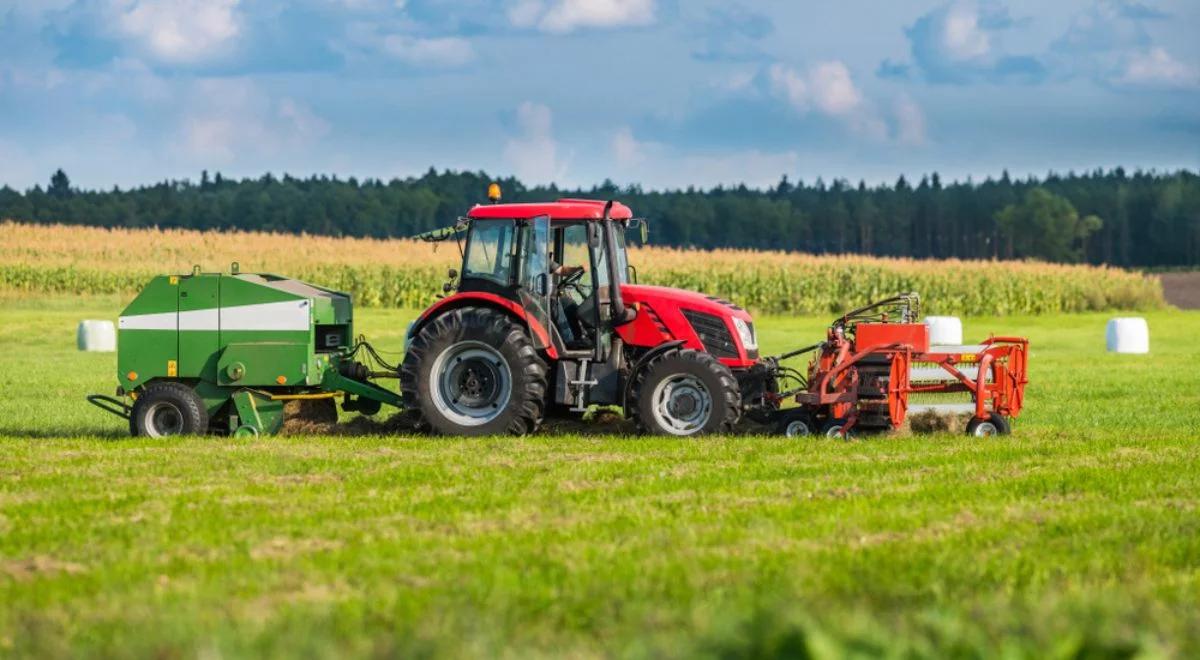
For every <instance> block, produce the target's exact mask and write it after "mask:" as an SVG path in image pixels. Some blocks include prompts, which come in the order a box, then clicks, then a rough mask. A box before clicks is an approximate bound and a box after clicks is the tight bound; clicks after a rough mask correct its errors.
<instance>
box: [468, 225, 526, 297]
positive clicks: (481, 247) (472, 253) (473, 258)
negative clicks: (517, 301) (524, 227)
mask: <svg viewBox="0 0 1200 660" xmlns="http://www.w3.org/2000/svg"><path fill="white" fill-rule="evenodd" d="M516 236H517V233H516V226H515V223H514V222H513V221H512V220H485V221H478V220H477V221H475V222H473V223H471V233H470V235H469V236H468V237H467V250H466V258H464V259H463V278H464V279H466V278H469V277H478V278H481V279H485V280H491V281H493V282H495V283H496V284H500V285H502V286H507V285H509V284H511V283H512V278H513V263H514V256H515V255H516V244H517V241H516Z"/></svg>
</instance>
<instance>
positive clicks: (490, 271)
mask: <svg viewBox="0 0 1200 660" xmlns="http://www.w3.org/2000/svg"><path fill="white" fill-rule="evenodd" d="M490 193H491V194H489V196H490V197H493V199H495V198H498V194H497V193H496V191H494V190H493V191H490ZM639 226H641V227H644V224H641V221H640V220H639V219H635V218H634V217H633V214H632V213H631V212H630V210H629V208H628V207H627V206H625V205H623V204H621V203H619V202H612V201H609V202H603V201H596V200H587V199H561V200H558V201H557V202H552V203H540V204H496V203H494V204H490V205H478V206H475V207H474V208H473V209H471V211H470V212H469V213H468V214H467V216H466V217H465V218H462V219H461V220H460V221H459V223H458V224H457V225H456V226H455V227H454V228H452V229H450V230H448V231H447V232H446V233H445V234H443V235H441V236H440V238H449V237H451V236H453V237H454V238H456V239H457V240H460V249H461V251H462V257H463V259H462V268H461V271H454V270H451V272H450V282H448V283H447V284H446V286H445V290H446V293H448V294H449V293H451V292H452V291H453V293H452V294H451V295H448V296H446V297H444V298H442V299H441V300H439V301H437V302H436V303H434V304H433V305H432V306H430V307H429V308H428V309H426V310H425V311H424V312H423V313H422V314H421V315H420V317H418V319H417V320H416V321H415V322H414V323H413V325H412V326H411V327H410V328H409V333H408V338H407V342H406V343H407V350H406V354H405V358H404V362H403V364H402V366H401V368H400V382H401V389H402V392H403V397H404V405H405V407H406V408H408V409H410V410H414V411H416V414H417V416H418V419H419V420H420V421H421V422H423V424H424V425H427V426H428V427H432V429H433V430H434V431H436V432H439V433H443V434H450V435H489V434H504V433H511V434H523V433H532V432H534V431H536V430H537V429H538V428H539V426H541V424H542V420H543V419H544V418H545V417H546V416H547V415H556V414H570V413H575V414H578V413H581V412H583V411H585V410H587V409H588V407H589V406H594V405H601V406H619V407H621V408H622V409H623V410H624V411H625V413H626V415H627V416H632V417H633V418H634V419H635V420H636V421H637V424H638V426H639V428H640V429H642V430H643V431H645V432H649V433H657V434H671V435H678V436H692V435H699V434H703V433H713V432H727V431H729V430H731V429H732V428H733V426H734V424H736V423H737V422H738V420H739V418H740V416H741V414H742V411H743V410H747V409H759V408H763V407H769V406H770V405H771V403H770V402H769V401H768V398H767V389H769V387H768V383H769V382H771V379H770V378H768V377H766V376H765V373H766V370H767V366H766V365H764V364H763V363H762V362H761V361H760V360H759V356H758V345H757V341H756V338H755V334H754V324H753V321H752V319H751V317H750V314H749V313H747V312H746V310H744V309H742V308H741V307H738V306H737V305H734V304H733V303H731V302H728V301H725V300H721V299H720V298H716V297H714V296H706V295H703V294H700V293H693V292H691V291H682V290H679V289H671V288H666V287H658V286H645V285H639V284H636V275H637V273H636V270H635V269H634V268H633V267H632V266H630V265H629V263H628V261H627V259H626V252H625V235H626V231H627V230H629V229H634V228H638V227H639ZM464 232H465V239H462V238H460V237H461V235H462V233H464ZM643 235H644V233H643ZM460 273H461V274H460Z"/></svg>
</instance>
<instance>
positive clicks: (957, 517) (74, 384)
mask: <svg viewBox="0 0 1200 660" xmlns="http://www.w3.org/2000/svg"><path fill="white" fill-rule="evenodd" d="M120 306H121V303H120V301H119V300H116V299H105V298H90V299H83V300H68V299H57V300H50V301H39V302H33V301H29V300H24V299H14V298H6V299H0V310H2V311H0V341H3V345H4V346H5V348H6V354H7V355H8V358H7V359H6V360H5V367H4V369H3V370H2V371H0V393H2V394H3V396H0V656H43V657H45V656H50V657H68V656H155V657H165V658H173V657H194V656H203V657H241V656H270V657H296V656H343V655H346V654H350V655H366V656H393V655H438V656H444V655H477V656H493V655H507V656H517V657H527V656H538V655H545V656H575V657H591V656H628V657H663V656H666V657H678V656H698V655H699V656H709V657H738V656H748V655H752V656H759V657H776V656H793V657H795V656H804V655H806V654H807V655H811V656H816V657H844V656H848V655H862V656H875V655H897V656H914V655H915V656H939V657H942V656H957V657H970V656H989V657H991V656H999V655H1006V656H1013V657H1021V656H1033V657H1064V658H1065V657H1127V656H1132V655H1137V654H1142V655H1147V656H1156V655H1164V656H1179V657H1185V656H1192V657H1195V656H1196V655H1197V654H1200V511H1198V509H1197V502H1198V501H1200V497H1198V495H1197V491H1198V487H1200V369H1197V364H1200V345H1198V344H1197V335H1198V331H1200V313H1196V312H1191V313H1184V312H1154V313H1151V314H1149V315H1148V319H1149V321H1150V327H1151V338H1152V345H1151V348H1152V351H1153V352H1152V354H1151V355H1150V356H1117V355H1108V354H1106V353H1105V352H1104V336H1103V335H1104V321H1105V320H1106V318H1107V317H1106V316H1105V315H1096V314H1089V315H1077V316H1057V317H1044V318H996V319H967V320H966V329H967V335H968V339H971V338H972V337H973V336H976V335H984V334H986V333H987V332H989V331H996V332H998V333H1000V332H1003V333H1015V334H1025V335H1027V336H1029V337H1030V338H1031V339H1032V340H1033V355H1032V359H1031V380H1032V383H1031V385H1030V387H1029V390H1028V396H1027V408H1026V414H1025V415H1024V416H1023V417H1022V418H1021V419H1020V420H1018V421H1017V423H1016V425H1015V432H1014V435H1012V436H1010V437H1005V438H999V439H989V440H977V439H968V438H965V437H959V436H957V435H946V434H941V435H908V436H894V437H874V438H868V439H864V440H858V441H853V442H839V441H833V440H826V439H806V440H803V441H795V440H791V441H789V440H786V439H782V438H775V437H719V438H705V439H700V440H690V441H683V440H675V439H663V438H638V437H621V436H606V435H591V434H589V435H567V436H563V435H545V434H543V435H539V436H537V437H531V438H521V439H514V438H494V439H484V440H467V439H443V438H426V437H395V436H393V437H388V436H365V437H341V436H339V437H312V436H302V437H277V438H268V439H259V440H253V441H243V440H232V439H228V438H191V439H185V440H175V441H147V440H133V439H129V438H127V437H125V426H124V422H123V421H122V420H119V419H117V418H114V417H110V416H108V415H105V414H104V413H102V412H100V411H98V410H96V409H94V408H92V407H91V406H89V405H87V404H86V403H85V402H84V400H83V397H84V395H85V394H87V393H91V392H105V393H108V392H111V390H112V389H113V388H114V387H115V384H116V383H115V375H114V373H113V371H114V357H113V356H112V355H111V354H108V355H104V354H81V353H78V352H76V351H75V348H74V329H75V324H76V322H77V321H78V320H80V319H82V318H113V317H115V316H116V313H117V311H118V310H119V309H120ZM409 316H410V315H409V314H406V313H403V312H399V311H388V310H365V311H362V312H360V314H359V319H358V321H359V328H358V329H359V330H360V331H362V332H364V333H365V334H367V335H368V336H369V337H371V338H372V339H373V341H375V343H376V344H377V345H379V346H380V347H381V348H384V349H388V348H394V349H396V350H398V349H399V347H400V346H401V336H402V334H403V330H404V328H405V325H406V323H407V319H408V318H409ZM824 323H825V320H824V319H786V318H764V319H760V322H759V326H760V328H761V332H762V337H763V343H764V348H765V349H766V350H767V351H772V350H775V351H778V350H782V349H784V348H787V347H790V346H794V345H799V344H805V343H810V342H811V341H815V340H816V339H818V338H820V336H821V335H820V333H821V330H822V328H823V326H824Z"/></svg>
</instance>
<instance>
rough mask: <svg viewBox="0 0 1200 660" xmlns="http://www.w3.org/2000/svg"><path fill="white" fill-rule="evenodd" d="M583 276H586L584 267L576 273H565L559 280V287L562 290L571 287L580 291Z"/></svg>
mask: <svg viewBox="0 0 1200 660" xmlns="http://www.w3.org/2000/svg"><path fill="white" fill-rule="evenodd" d="M583 276H584V270H583V269H582V268H580V269H579V270H577V271H575V272H574V273H571V274H570V275H565V276H563V278H562V279H561V280H559V282H558V288H559V289H560V290H561V289H566V288H568V287H569V288H572V289H575V291H577V292H578V291H579V280H582V279H583Z"/></svg>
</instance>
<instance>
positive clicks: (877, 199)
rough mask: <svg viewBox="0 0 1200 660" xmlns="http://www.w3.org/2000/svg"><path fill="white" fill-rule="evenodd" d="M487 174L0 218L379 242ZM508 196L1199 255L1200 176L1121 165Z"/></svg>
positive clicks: (209, 189)
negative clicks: (1041, 173) (1014, 174)
mask: <svg viewBox="0 0 1200 660" xmlns="http://www.w3.org/2000/svg"><path fill="white" fill-rule="evenodd" d="M491 181H493V179H492V178H490V177H489V176H488V175H487V174H486V173H484V172H454V171H442V172H438V171H436V170H434V169H430V170H429V171H428V172H426V173H425V174H423V175H421V176H419V177H409V178H405V179H392V180H390V181H382V180H378V179H363V180H359V179H355V178H338V177H331V176H313V177H309V178H295V177H292V176H286V175H285V176H283V177H276V176H273V175H271V174H266V175H264V176H262V177H259V178H247V179H230V178H226V177H223V176H221V175H220V174H219V173H218V174H214V175H212V176H210V175H209V174H208V172H204V173H202V174H201V176H200V179H199V181H198V182H194V181H191V180H172V181H164V182H161V183H156V184H153V185H146V186H141V187H136V188H131V189H124V190H123V189H120V188H115V187H114V188H113V189H111V190H81V189H78V188H76V187H74V186H72V184H71V182H70V179H69V177H68V176H67V174H66V173H64V172H63V171H62V170H59V171H57V172H55V173H54V174H53V176H52V177H51V179H50V181H49V184H48V185H47V186H45V187H43V186H40V185H38V186H34V187H33V188H30V189H28V190H25V191H23V192H22V191H17V190H14V189H13V188H11V187H9V186H4V187H0V218H10V219H15V220H23V221H27V222H35V223H65V224H84V225H97V226H103V227H150V226H157V227H180V228H189V229H202V230H203V229H233V228H236V229H243V230H264V231H279V232H291V233H300V232H306V233H310V234H322V235H333V236H340V235H346V236H369V237H377V238H388V237H404V236H412V235H415V234H418V233H421V232H424V231H428V230H430V229H435V228H438V227H443V226H446V225H449V224H452V223H453V222H454V220H455V219H456V218H457V217H459V216H460V215H462V214H464V213H465V212H466V210H467V209H469V208H470V207H471V206H472V205H474V204H477V203H480V202H484V201H485V200H484V199H483V197H484V194H485V191H486V188H487V185H488V183H490V182H491ZM499 183H500V185H501V187H502V189H503V191H504V198H505V201H544V200H548V199H555V198H558V197H592V198H616V199H620V200H621V201H623V202H625V203H626V204H628V205H630V206H631V207H632V208H633V209H634V212H635V213H636V214H637V215H639V216H641V217H645V218H647V219H648V221H649V225H650V229H651V242H653V243H655V244H658V245H672V246H680V247H701V248H717V247H737V248H759V249H782V250H792V251H802V252H812V253H857V254H871V255H882V256H911V257H918V258H926V257H934V258H946V257H960V258H968V259H978V258H985V259H1024V258H1034V259H1042V260H1046V261H1058V262H1091V263H1107V264H1113V265H1118V266H1133V267H1188V266H1196V265H1200V176H1198V175H1197V173H1195V172H1191V171H1187V170H1181V171H1177V172H1146V171H1136V172H1132V173H1130V172H1126V171H1125V170H1124V169H1122V168H1116V169H1112V170H1107V171H1102V170H1097V171H1094V172H1088V173H1082V174H1076V173H1070V174H1066V175H1059V174H1053V173H1051V174H1049V175H1047V176H1045V177H1040V178H1039V177H1028V178H1024V179H1020V178H1011V177H1009V175H1008V174H1007V173H1004V174H1003V175H1001V176H1000V177H999V178H988V179H986V180H984V181H982V182H974V181H970V180H968V181H965V182H953V183H949V184H944V183H943V182H942V181H941V178H940V177H939V176H938V175H937V174H936V173H935V174H931V175H928V176H925V177H922V178H921V179H920V180H919V181H916V182H912V181H909V180H907V179H905V178H904V177H900V178H899V179H897V180H896V181H895V183H892V184H882V185H873V186H868V185H866V184H865V183H861V182H860V183H858V184H856V185H855V184H851V183H849V182H847V181H843V180H834V181H831V182H828V183H827V182H825V181H823V180H821V179H816V180H815V181H813V182H811V183H807V182H802V181H796V182H792V181H791V180H789V179H788V177H786V176H784V177H783V178H782V179H781V180H780V181H779V183H778V184H777V185H775V186H773V187H770V188H768V189H753V188H748V187H746V186H734V187H725V186H719V187H716V188H711V189H697V188H687V189H685V190H667V191H650V190H643V189H642V188H641V187H640V186H628V187H619V186H616V185H614V184H613V183H611V182H605V183H604V184H601V185H599V186H594V187H592V188H590V189H582V190H567V189H560V188H558V187H555V186H535V187H529V186H526V185H524V184H522V183H521V182H520V181H518V180H517V179H515V178H511V177H509V178H506V179H500V180H499Z"/></svg>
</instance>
